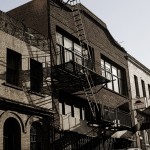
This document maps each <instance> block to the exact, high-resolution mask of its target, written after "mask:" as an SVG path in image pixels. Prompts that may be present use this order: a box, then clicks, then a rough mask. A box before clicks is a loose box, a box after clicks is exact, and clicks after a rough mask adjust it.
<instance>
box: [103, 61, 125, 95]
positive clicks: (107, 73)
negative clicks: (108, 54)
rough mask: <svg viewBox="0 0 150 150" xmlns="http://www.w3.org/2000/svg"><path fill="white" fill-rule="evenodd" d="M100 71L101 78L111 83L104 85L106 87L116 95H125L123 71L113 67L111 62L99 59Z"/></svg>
mask: <svg viewBox="0 0 150 150" xmlns="http://www.w3.org/2000/svg"><path fill="white" fill-rule="evenodd" d="M101 69H102V76H103V77H106V78H107V79H109V80H110V81H111V82H109V83H107V84H106V87H107V88H108V89H110V90H113V91H115V92H117V93H120V94H123V95H126V90H125V89H126V82H125V77H124V76H125V73H124V72H123V70H121V69H120V68H119V67H118V66H116V65H113V63H112V62H111V61H106V60H105V59H101ZM123 83H124V84H123Z"/></svg>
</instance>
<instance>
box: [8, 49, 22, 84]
mask: <svg viewBox="0 0 150 150" xmlns="http://www.w3.org/2000/svg"><path fill="white" fill-rule="evenodd" d="M20 71H21V54H19V53H17V52H15V51H13V50H10V49H7V69H6V82H7V83H9V84H13V85H16V86H19V79H20Z"/></svg>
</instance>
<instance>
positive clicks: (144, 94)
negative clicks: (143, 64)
mask: <svg viewBox="0 0 150 150" xmlns="http://www.w3.org/2000/svg"><path fill="white" fill-rule="evenodd" d="M141 84H142V91H143V97H146V91H145V82H144V81H143V80H141Z"/></svg>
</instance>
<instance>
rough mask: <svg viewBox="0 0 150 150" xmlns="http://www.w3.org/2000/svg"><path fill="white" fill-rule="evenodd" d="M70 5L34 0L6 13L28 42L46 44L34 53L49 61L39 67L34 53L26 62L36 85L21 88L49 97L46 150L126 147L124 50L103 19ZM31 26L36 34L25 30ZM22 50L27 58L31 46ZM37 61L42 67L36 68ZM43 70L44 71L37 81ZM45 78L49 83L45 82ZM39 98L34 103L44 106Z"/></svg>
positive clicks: (127, 111) (127, 92)
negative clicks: (49, 127)
mask: <svg viewBox="0 0 150 150" xmlns="http://www.w3.org/2000/svg"><path fill="white" fill-rule="evenodd" d="M69 2H70V3H67V4H66V3H64V2H63V1H54V0H51V1H47V0H43V1H40V0H33V1H31V2H29V3H27V4H25V5H23V6H20V7H18V8H16V9H14V10H12V11H9V12H8V13H7V14H8V15H9V16H12V17H13V18H15V19H16V20H18V21H19V22H21V23H22V24H24V25H25V26H26V28H27V29H28V31H27V32H25V33H26V35H27V36H29V37H30V38H29V39H28V40H29V42H30V44H32V42H33V43H34V42H35V39H34V36H35V35H37V33H41V34H42V35H44V36H45V37H46V38H47V44H43V43H41V41H42V40H41V39H42V38H43V37H42V38H40V39H39V37H38V38H37V40H36V44H37V45H40V46H43V47H45V45H47V47H48V48H47V50H46V49H43V47H40V48H39V49H40V50H41V51H40V53H42V54H41V55H44V58H45V57H46V55H49V57H48V58H50V60H49V59H48V60H47V58H45V59H46V63H45V64H44V62H42V61H45V59H42V58H41V59H37V57H38V56H39V55H40V54H39V53H38V52H37V51H38V50H37V51H36V52H35V53H34V54H35V56H34V57H36V58H35V59H33V60H30V61H29V62H30V69H31V70H32V68H33V72H32V71H30V80H31V81H30V82H34V83H36V85H35V86H34V85H33V84H32V83H30V82H29V83H26V85H28V84H29V85H30V88H31V89H33V91H35V92H36V96H37V95H38V96H39V95H40V93H44V94H46V95H48V97H49V98H52V105H51V104H50V101H48V103H46V107H47V105H49V106H52V109H53V111H54V112H55V113H54V122H53V125H52V128H53V129H52V132H50V133H52V134H51V137H50V138H52V144H51V145H50V146H51V148H52V149H90V150H91V149H111V150H112V149H124V148H128V147H131V145H132V140H131V136H127V132H128V131H131V117H130V106H129V104H130V103H129V101H130V99H131V93H130V90H129V89H130V84H129V73H128V63H127V59H126V56H127V52H126V51H125V50H124V49H123V48H122V47H121V46H120V45H119V44H118V43H117V42H116V41H115V40H114V38H113V37H112V36H111V34H110V33H109V31H108V29H107V26H106V24H105V23H104V22H103V21H101V20H100V19H99V18H97V17H96V16H95V15H94V14H93V13H92V12H90V11H89V10H88V9H87V8H85V7H84V6H83V5H82V4H79V3H77V1H75V0H73V1H69ZM31 28H33V29H34V30H35V31H31V32H29V31H30V30H31ZM28 32H29V33H28ZM44 41H45V40H44ZM28 46H29V45H28ZM12 49H15V48H12ZM37 49H38V48H37ZM27 50H30V51H29V52H30V53H29V54H30V57H31V58H32V54H33V51H34V50H33V51H32V46H29V47H27ZM27 50H26V51H25V52H27ZM43 53H44V54H43ZM10 55H12V54H11V52H10ZM18 57H19V56H18ZM34 57H33V58H34ZM18 59H19V58H18ZM37 60H38V61H39V62H40V63H42V64H43V66H41V65H40V63H37V64H35V61H37ZM32 63H33V65H32ZM23 64H25V63H23ZM32 66H33V67H32ZM27 67H29V66H28V65H27ZM43 67H45V69H43V70H45V71H47V72H46V73H43V74H44V75H45V77H44V76H43V78H42V77H41V76H42V73H41V71H40V70H42V69H40V68H43ZM47 68H48V69H47ZM34 69H35V70H34ZM36 71H37V74H36V77H34V76H35V74H34V73H35V72H36ZM46 74H49V78H48V79H47V80H46V81H49V82H46V83H45V82H44V81H45V78H46V77H47V76H46ZM32 75H33V78H32ZM24 78H25V77H23V79H24ZM42 80H43V82H44V83H45V84H46V85H48V87H49V90H50V92H48V93H47V92H46V91H47V90H46V91H45V90H42V89H43V87H44V85H45V84H44V83H43V84H42V85H41V83H40V81H42ZM32 85H33V86H32ZM41 90H42V91H41ZM26 96H28V97H29V96H30V95H29V94H28V93H26ZM44 98H45V100H41V99H39V102H38V103H40V102H41V101H42V102H45V101H46V96H45V97H44ZM48 100H49V99H48ZM36 108H39V106H38V107H36ZM39 109H40V108H39ZM48 109H50V107H49V108H48ZM42 110H43V109H42ZM44 110H46V109H44ZM129 139H130V140H129ZM33 149H35V148H33Z"/></svg>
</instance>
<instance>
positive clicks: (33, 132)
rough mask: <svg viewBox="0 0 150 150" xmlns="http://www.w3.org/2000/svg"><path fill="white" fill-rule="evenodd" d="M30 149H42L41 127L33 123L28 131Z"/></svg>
mask: <svg viewBox="0 0 150 150" xmlns="http://www.w3.org/2000/svg"><path fill="white" fill-rule="evenodd" d="M30 142H31V143H30V149H31V150H41V149H42V131H41V126H40V125H39V124H38V123H37V122H35V123H33V124H32V126H31V129H30Z"/></svg>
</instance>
